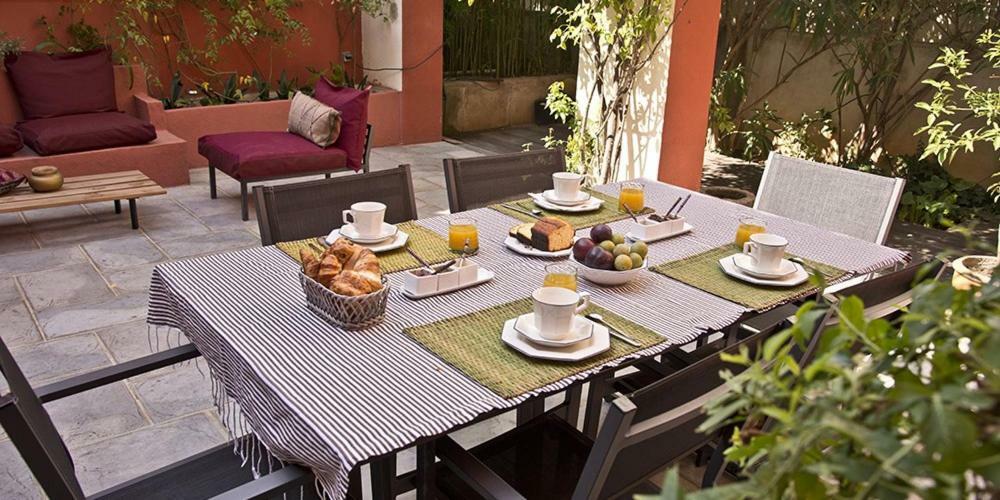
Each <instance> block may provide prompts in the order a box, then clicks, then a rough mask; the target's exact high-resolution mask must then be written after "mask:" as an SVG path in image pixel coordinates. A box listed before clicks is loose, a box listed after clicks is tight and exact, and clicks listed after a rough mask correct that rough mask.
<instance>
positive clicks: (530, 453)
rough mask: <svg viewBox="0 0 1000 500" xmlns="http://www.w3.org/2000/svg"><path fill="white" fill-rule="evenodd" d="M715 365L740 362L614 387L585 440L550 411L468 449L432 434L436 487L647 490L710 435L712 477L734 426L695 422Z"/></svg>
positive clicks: (713, 389) (474, 491) (550, 499)
mask: <svg viewBox="0 0 1000 500" xmlns="http://www.w3.org/2000/svg"><path fill="white" fill-rule="evenodd" d="M827 313H828V311H818V315H817V316H820V317H819V318H818V319H817V321H816V322H815V323H814V327H813V329H812V334H813V335H812V339H811V340H812V341H811V342H809V344H808V347H807V348H806V351H805V352H803V353H802V354H801V355H800V356H799V357H800V359H802V360H803V365H804V364H806V363H807V362H808V359H810V358H811V352H812V351H814V350H815V348H816V346H817V345H818V344H819V342H818V341H817V340H818V339H819V337H820V335H821V333H822V328H823V324H824V321H823V318H825V314H827ZM768 335H770V332H767V333H761V334H758V335H754V336H750V337H747V338H746V339H744V340H742V341H740V342H738V343H736V344H734V345H732V346H730V347H727V348H726V349H725V351H726V352H729V353H735V352H738V351H739V349H740V348H741V347H746V348H748V349H749V351H750V353H751V356H752V355H754V353H755V352H756V348H757V346H758V345H760V343H761V342H763V340H764V339H766V338H767V337H768ZM716 354H718V351H716ZM723 368H726V369H729V370H730V371H732V372H734V373H737V372H739V371H740V369H741V367H739V366H737V365H731V364H728V363H725V362H723V361H722V359H721V357H720V356H718V355H714V356H706V357H704V358H703V359H701V360H700V361H698V362H697V363H695V364H693V365H690V366H687V367H685V368H683V369H681V370H679V371H677V372H675V373H673V374H671V375H669V376H667V377H665V378H663V379H661V380H659V381H658V382H656V383H654V384H653V385H650V386H648V387H645V388H642V389H639V390H638V391H635V392H632V393H631V394H628V395H622V394H620V393H618V394H615V395H613V396H612V397H611V400H610V402H609V404H608V413H607V416H606V417H605V419H604V423H603V424H602V426H601V428H600V430H599V432H598V434H597V438H596V439H595V440H593V441H591V440H590V439H589V438H587V437H586V436H585V435H584V434H583V433H581V432H580V431H578V430H577V429H576V428H575V427H572V426H571V425H570V424H568V423H567V422H566V421H565V420H563V419H561V418H559V417H557V416H555V414H554V413H552V412H549V413H546V414H544V415H542V416H541V417H539V418H537V419H535V420H532V421H531V422H530V423H528V424H527V425H525V426H523V427H519V428H516V429H514V430H512V431H510V432H507V433H505V434H503V435H501V436H499V437H496V438H494V439H492V440H490V441H487V442H486V443H483V444H481V445H479V446H477V447H475V448H473V449H471V450H468V451H467V450H465V449H463V448H462V447H461V446H459V445H458V444H457V443H455V442H454V441H453V440H451V439H450V438H448V437H444V438H441V439H438V441H437V442H436V444H435V445H434V446H435V453H436V454H437V455H438V456H439V457H440V458H441V461H442V463H443V464H444V467H446V468H447V470H441V473H440V474H439V477H438V478H437V483H438V484H439V485H440V488H439V489H440V490H441V491H442V493H444V496H446V497H447V498H474V497H485V498H545V499H547V500H557V499H562V498H572V499H574V500H583V499H597V498H615V497H619V496H621V497H623V498H625V496H626V495H628V498H631V494H632V493H637V492H649V488H648V486H649V483H647V482H646V478H647V477H649V476H650V475H651V474H654V473H655V472H657V471H658V470H660V469H661V468H663V467H664V466H667V465H669V464H670V463H672V462H674V461H676V460H678V459H680V458H683V457H685V456H687V455H688V454H690V453H692V452H694V451H697V450H699V449H701V448H702V447H703V446H705V445H708V444H710V443H713V442H715V441H716V440H719V444H718V445H716V446H715V450H716V452H715V453H714V454H713V462H712V463H711V464H710V467H709V468H708V469H707V470H706V473H705V477H704V479H703V484H704V485H711V484H714V482H715V481H716V479H717V478H718V475H719V474H720V473H721V471H722V470H723V469H722V465H723V463H724V460H723V455H722V451H723V450H725V449H726V448H727V447H728V444H727V442H726V441H725V439H726V438H727V437H728V436H731V435H732V432H731V431H732V429H733V427H732V426H729V427H726V428H723V429H720V430H719V431H717V432H712V433H709V434H706V433H702V432H699V431H697V430H696V429H697V428H698V426H699V425H701V423H702V422H704V421H705V419H706V415H705V413H704V408H705V405H707V404H708V403H709V402H710V401H712V400H713V399H715V398H718V397H719V396H721V395H722V394H724V393H725V392H726V391H727V390H728V386H727V385H726V384H725V382H724V381H723V379H722V377H721V375H720V373H719V372H720V370H722V369H723ZM713 465H714V466H713ZM442 469H443V468H442ZM652 491H654V492H655V491H658V489H657V488H655V487H654V488H652Z"/></svg>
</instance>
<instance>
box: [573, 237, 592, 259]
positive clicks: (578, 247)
mask: <svg viewBox="0 0 1000 500" xmlns="http://www.w3.org/2000/svg"><path fill="white" fill-rule="evenodd" d="M596 245H597V244H596V243H594V240H592V239H590V238H580V239H578V240H576V243H574V244H573V258H574V259H576V261H577V262H583V260H584V259H586V258H587V253H588V252H590V249H591V248H594V247H595V246H596Z"/></svg>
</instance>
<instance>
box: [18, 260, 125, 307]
mask: <svg viewBox="0 0 1000 500" xmlns="http://www.w3.org/2000/svg"><path fill="white" fill-rule="evenodd" d="M17 280H18V282H19V283H21V288H22V289H23V290H24V294H25V295H26V296H27V297H28V302H29V303H30V304H31V307H32V309H34V310H35V312H42V311H45V310H46V309H48V308H50V307H52V306H63V305H71V304H81V303H86V302H94V301H99V300H106V299H110V298H113V297H114V296H115V295H114V294H113V293H111V289H110V288H108V284H107V283H106V282H105V281H104V278H103V277H102V276H101V275H100V273H98V272H97V270H96V269H94V266H93V265H91V264H90V263H89V262H88V263H82V264H73V265H69V266H63V267H60V268H59V269H56V270H52V271H37V272H34V273H29V274H22V275H21V276H18V278H17Z"/></svg>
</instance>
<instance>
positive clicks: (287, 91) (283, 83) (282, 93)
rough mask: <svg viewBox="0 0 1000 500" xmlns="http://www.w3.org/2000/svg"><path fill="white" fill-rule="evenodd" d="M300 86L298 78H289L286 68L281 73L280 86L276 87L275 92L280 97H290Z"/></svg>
mask: <svg viewBox="0 0 1000 500" xmlns="http://www.w3.org/2000/svg"><path fill="white" fill-rule="evenodd" d="M298 86H299V82H298V79H297V78H292V79H289V78H288V74H287V73H285V70H281V75H280V76H279V77H278V86H277V87H276V88H275V89H274V92H275V95H277V96H278V99H289V98H291V97H292V94H294V93H295V89H296V88H298Z"/></svg>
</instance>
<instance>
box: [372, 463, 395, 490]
mask: <svg viewBox="0 0 1000 500" xmlns="http://www.w3.org/2000/svg"><path fill="white" fill-rule="evenodd" d="M369 470H370V474H371V485H372V491H371V494H372V500H389V499H392V498H396V495H394V494H393V491H392V489H393V483H394V482H395V480H396V455H395V454H392V455H388V456H385V457H382V458H379V459H376V460H373V461H372V462H371V464H370V465H369Z"/></svg>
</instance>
